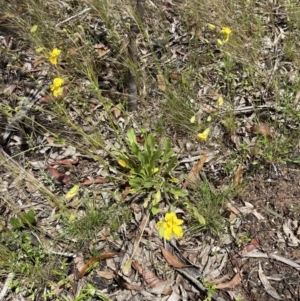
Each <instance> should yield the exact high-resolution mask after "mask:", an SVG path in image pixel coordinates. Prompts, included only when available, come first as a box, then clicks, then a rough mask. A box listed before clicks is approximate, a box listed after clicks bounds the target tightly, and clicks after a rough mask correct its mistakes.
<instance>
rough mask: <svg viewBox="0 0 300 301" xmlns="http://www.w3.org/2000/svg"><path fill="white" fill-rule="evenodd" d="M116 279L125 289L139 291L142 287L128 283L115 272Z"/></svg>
mask: <svg viewBox="0 0 300 301" xmlns="http://www.w3.org/2000/svg"><path fill="white" fill-rule="evenodd" d="M116 281H117V282H118V285H119V286H120V287H121V288H124V289H127V290H134V291H140V290H142V289H143V287H142V286H140V285H134V284H130V283H128V282H127V281H126V280H125V279H124V278H123V277H122V276H120V275H118V274H116Z"/></svg>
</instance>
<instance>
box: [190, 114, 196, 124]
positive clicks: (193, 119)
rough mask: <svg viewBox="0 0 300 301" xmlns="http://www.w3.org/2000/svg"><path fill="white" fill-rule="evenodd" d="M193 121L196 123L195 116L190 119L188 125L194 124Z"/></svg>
mask: <svg viewBox="0 0 300 301" xmlns="http://www.w3.org/2000/svg"><path fill="white" fill-rule="evenodd" d="M195 121H196V116H195V115H194V116H192V117H191V119H190V123H195Z"/></svg>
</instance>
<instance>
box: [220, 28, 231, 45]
mask: <svg viewBox="0 0 300 301" xmlns="http://www.w3.org/2000/svg"><path fill="white" fill-rule="evenodd" d="M221 34H222V35H223V36H224V39H223V42H224V43H227V42H228V40H229V36H230V34H231V29H230V28H229V27H222V29H221Z"/></svg>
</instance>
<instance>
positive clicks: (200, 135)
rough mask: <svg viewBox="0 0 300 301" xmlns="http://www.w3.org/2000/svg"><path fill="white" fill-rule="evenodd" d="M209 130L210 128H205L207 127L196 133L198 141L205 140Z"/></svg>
mask: <svg viewBox="0 0 300 301" xmlns="http://www.w3.org/2000/svg"><path fill="white" fill-rule="evenodd" d="M209 132H210V128H207V129H206V130H204V131H203V132H202V133H199V134H198V135H197V138H198V139H199V140H200V141H206V140H207V137H208V134H209Z"/></svg>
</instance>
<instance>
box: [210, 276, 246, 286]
mask: <svg viewBox="0 0 300 301" xmlns="http://www.w3.org/2000/svg"><path fill="white" fill-rule="evenodd" d="M241 280H242V279H241V275H240V273H237V274H235V276H234V277H233V278H232V279H231V280H230V281H228V282H225V283H220V284H217V285H216V287H217V289H224V288H233V287H235V286H237V285H238V284H239V283H240V282H241Z"/></svg>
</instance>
